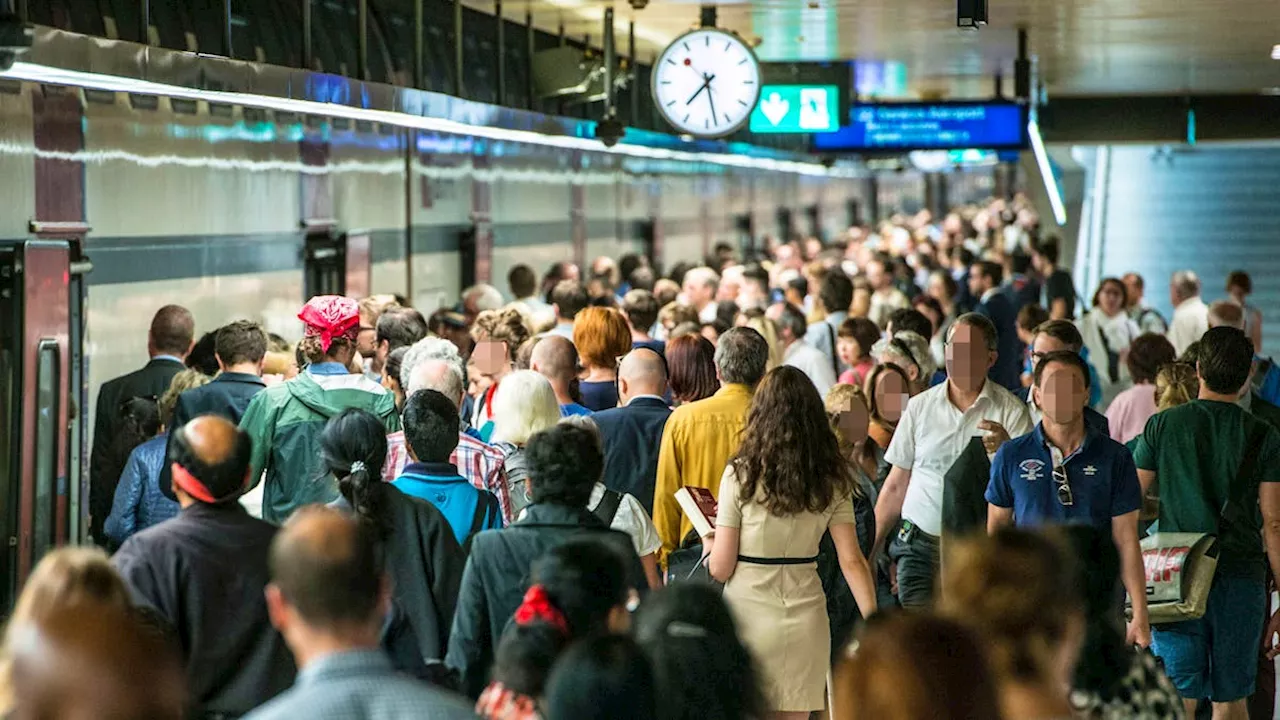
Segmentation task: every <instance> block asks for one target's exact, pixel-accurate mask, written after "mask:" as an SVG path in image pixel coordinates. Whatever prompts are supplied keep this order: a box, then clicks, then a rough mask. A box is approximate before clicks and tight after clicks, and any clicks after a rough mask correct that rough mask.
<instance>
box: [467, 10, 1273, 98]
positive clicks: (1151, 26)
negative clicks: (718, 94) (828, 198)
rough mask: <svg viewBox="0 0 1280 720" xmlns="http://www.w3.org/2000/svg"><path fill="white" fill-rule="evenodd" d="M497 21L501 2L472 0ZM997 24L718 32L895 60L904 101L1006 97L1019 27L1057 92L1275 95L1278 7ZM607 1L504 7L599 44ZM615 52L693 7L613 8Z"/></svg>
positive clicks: (907, 16) (733, 17)
mask: <svg viewBox="0 0 1280 720" xmlns="http://www.w3.org/2000/svg"><path fill="white" fill-rule="evenodd" d="M464 1H465V2H466V3H467V4H469V5H471V6H472V7H475V8H477V9H480V10H484V11H486V12H489V13H492V12H493V11H494V0H464ZM989 3H990V4H989V18H990V24H989V25H987V26H986V27H984V28H983V29H982V30H980V31H977V32H973V31H963V30H959V29H957V28H956V23H955V20H956V3H955V0H765V1H763V2H747V3H727V4H721V5H720V6H719V25H720V26H721V27H725V28H729V29H732V30H735V31H737V32H738V33H739V34H741V35H743V36H744V37H747V38H759V39H760V41H761V42H760V45H759V46H758V48H757V52H758V54H759V55H760V57H761V59H762V60H769V61H781V60H833V59H859V60H873V61H889V62H893V63H901V68H902V69H905V81H906V83H905V84H906V87H907V93H906V94H907V96H915V97H920V96H922V95H923V96H929V95H933V94H940V95H942V96H944V97H951V98H963V97H984V96H990V94H991V92H992V88H993V77H994V75H995V73H996V72H997V71H1003V72H1004V75H1005V78H1006V81H1005V88H1006V92H1011V90H1012V80H1011V78H1012V67H1013V60H1014V59H1015V57H1016V56H1017V28H1018V27H1026V28H1027V30H1028V33H1029V39H1030V51H1031V53H1032V54H1033V55H1036V56H1038V58H1039V67H1040V73H1041V78H1042V79H1043V80H1044V82H1045V83H1046V85H1047V88H1048V91H1049V94H1050V96H1051V97H1052V96H1053V95H1055V94H1057V95H1095V94H1108V95H1111V94H1114V95H1136V94H1182V93H1188V94H1205V93H1257V92H1259V91H1261V90H1263V89H1265V88H1272V87H1275V86H1280V61H1276V60H1272V59H1271V48H1272V46H1273V45H1276V44H1277V43H1280V1H1278V0H1194V1H1192V0H1052V1H1050V0H989ZM610 4H613V3H608V2H600V1H599V0H506V1H505V2H504V3H503V14H504V16H506V17H508V18H509V19H511V20H515V21H517V22H522V21H523V19H524V17H525V11H526V9H527V8H529V7H530V6H531V7H532V9H533V12H534V22H535V24H536V25H538V26H539V27H540V28H542V29H544V30H547V31H549V32H556V31H557V29H558V28H559V26H560V25H561V23H563V24H564V26H565V29H566V32H567V33H568V34H569V35H571V36H575V37H578V38H581V37H583V36H585V35H590V36H591V37H592V43H593V44H597V45H598V43H599V38H600V35H601V24H602V20H601V18H602V13H603V9H604V8H605V7H607V6H609V5H610ZM614 7H615V8H616V13H617V14H616V18H615V20H616V22H617V24H618V40H619V49H620V50H622V51H624V52H625V49H626V24H627V23H628V22H629V21H631V20H633V19H634V20H635V22H636V30H637V44H638V46H639V50H640V57H641V59H642V60H643V61H648V60H649V58H650V57H651V54H652V53H656V52H657V51H658V50H660V49H661V47H662V46H663V45H665V43H666V42H667V41H669V40H670V39H671V38H673V37H675V36H676V35H678V34H680V33H681V32H683V31H684V30H687V29H688V28H689V27H691V26H692V25H693V24H694V23H696V22H697V19H698V4H697V3H696V2H682V1H681V0H652V2H651V3H650V4H649V6H648V7H646V8H645V9H643V10H640V11H635V10H633V9H632V8H631V7H630V6H629V5H627V4H626V3H617V4H614Z"/></svg>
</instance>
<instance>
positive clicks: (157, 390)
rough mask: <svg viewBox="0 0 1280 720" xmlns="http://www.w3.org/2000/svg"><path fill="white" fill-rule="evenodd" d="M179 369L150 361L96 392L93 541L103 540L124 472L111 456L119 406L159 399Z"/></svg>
mask: <svg viewBox="0 0 1280 720" xmlns="http://www.w3.org/2000/svg"><path fill="white" fill-rule="evenodd" d="M182 369H183V365H182V363H180V362H178V361H176V360H170V359H168V358H154V359H152V360H151V362H149V363H147V364H146V365H144V366H143V367H142V368H141V369H139V370H135V371H133V372H131V373H129V374H128V375H121V376H120V377H118V378H116V379H115V380H109V381H107V382H106V383H104V384H103V386H102V389H101V390H99V391H98V411H97V414H96V415H94V421H93V450H92V454H91V455H90V459H89V514H90V515H91V516H92V518H91V522H90V528H89V530H90V532H91V533H92V535H93V537H95V538H103V537H105V536H104V534H103V531H102V526H103V524H104V523H106V521H107V516H108V515H110V514H111V501H112V500H113V499H114V498H115V493H116V485H117V484H119V483H120V473H121V472H122V471H123V470H124V465H125V462H126V461H127V460H128V459H129V456H128V455H125V456H124V457H120V458H115V457H112V450H113V448H112V447H111V446H112V442H113V441H114V440H115V436H116V432H117V431H118V429H119V427H120V406H121V404H123V403H124V402H125V401H126V400H128V399H130V398H135V397H144V398H152V399H154V400H159V399H160V396H161V395H163V394H164V392H165V391H166V390H168V389H169V383H170V382H172V381H173V376H174V375H177V374H178V373H179V372H180V371H181V370H182Z"/></svg>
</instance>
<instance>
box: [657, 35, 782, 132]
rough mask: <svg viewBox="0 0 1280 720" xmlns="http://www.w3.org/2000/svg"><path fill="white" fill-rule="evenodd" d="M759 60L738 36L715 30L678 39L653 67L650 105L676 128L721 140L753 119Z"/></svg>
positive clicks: (758, 86) (756, 99)
mask: <svg viewBox="0 0 1280 720" xmlns="http://www.w3.org/2000/svg"><path fill="white" fill-rule="evenodd" d="M759 99H760V62H759V61H758V60H756V55H755V53H753V52H752V51H751V48H750V47H749V46H748V45H747V44H746V43H745V42H743V41H742V38H740V37H738V36H737V35H734V34H732V33H729V32H725V31H723V30H717V29H715V28H700V29H697V30H693V31H690V32H687V33H685V34H684V35H681V36H680V37H678V38H676V40H675V42H673V43H671V45H670V46H669V47H668V48H667V49H666V50H663V51H662V55H660V56H659V57H658V62H657V63H656V64H655V65H654V67H653V101H654V102H655V103H657V106H658V110H659V111H661V113H662V116H663V117H665V118H666V119H667V122H669V123H671V124H672V125H673V126H674V127H675V128H676V130H678V131H680V132H682V133H687V134H689V135H694V136H697V137H704V138H712V137H722V136H724V135H728V134H729V133H732V132H734V131H735V130H737V129H738V128H740V127H742V126H743V124H745V123H746V122H747V120H748V119H749V118H750V117H751V111H752V110H754V109H755V106H756V101H758V100H759Z"/></svg>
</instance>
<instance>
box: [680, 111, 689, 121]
mask: <svg viewBox="0 0 1280 720" xmlns="http://www.w3.org/2000/svg"><path fill="white" fill-rule="evenodd" d="M680 122H682V123H687V122H689V113H685V114H684V119H683V120H681V121H680Z"/></svg>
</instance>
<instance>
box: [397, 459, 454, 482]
mask: <svg viewBox="0 0 1280 720" xmlns="http://www.w3.org/2000/svg"><path fill="white" fill-rule="evenodd" d="M405 475H417V476H419V477H429V478H435V479H440V478H449V479H453V478H457V479H459V480H463V479H464V478H463V477H462V476H461V475H459V474H458V466H457V465H454V464H453V463H447V462H445V463H431V462H411V463H409V464H408V465H405V466H404V472H402V473H401V474H400V476H401V477H404V476H405Z"/></svg>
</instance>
